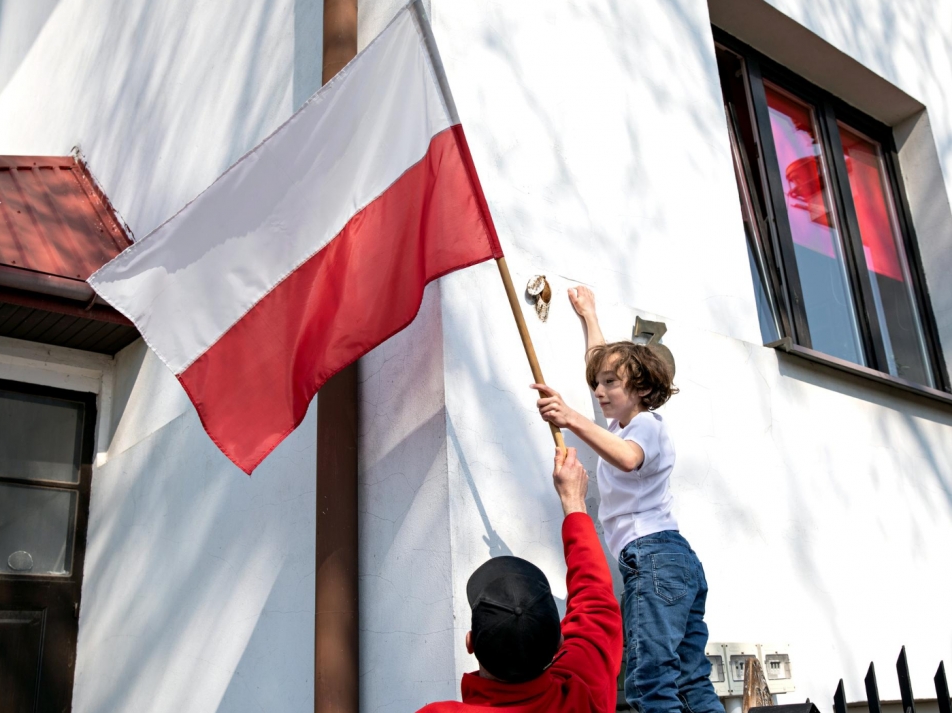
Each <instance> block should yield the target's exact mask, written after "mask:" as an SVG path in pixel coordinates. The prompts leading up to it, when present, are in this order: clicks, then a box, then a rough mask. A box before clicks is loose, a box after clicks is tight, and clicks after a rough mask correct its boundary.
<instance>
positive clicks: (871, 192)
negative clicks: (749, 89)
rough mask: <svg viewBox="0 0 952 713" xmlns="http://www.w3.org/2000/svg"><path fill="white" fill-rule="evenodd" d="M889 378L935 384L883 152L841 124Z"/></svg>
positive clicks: (851, 191) (857, 218) (877, 145)
mask: <svg viewBox="0 0 952 713" xmlns="http://www.w3.org/2000/svg"><path fill="white" fill-rule="evenodd" d="M838 126H839V132H840V140H841V141H842V143H843V154H844V158H845V160H846V171H847V174H848V175H849V182H850V193H851V194H852V196H853V205H854V206H855V208H856V220H857V222H858V223H859V232H860V237H861V238H862V241H863V252H864V253H865V263H866V269H867V270H868V271H869V277H870V281H871V282H872V288H873V301H874V305H875V309H876V317H877V319H878V320H879V326H880V329H881V331H882V334H883V341H884V346H885V349H886V361H887V363H888V368H889V373H890V374H892V375H893V376H899V377H902V378H903V379H908V380H909V381H915V382H918V383H921V384H928V385H930V386H931V385H932V384H933V379H932V374H931V371H930V369H929V360H928V358H927V357H926V351H925V339H924V337H923V334H922V328H921V326H920V321H919V315H918V314H917V311H916V305H915V300H914V299H913V294H912V284H911V280H910V277H909V267H908V265H907V263H906V260H905V256H904V254H903V250H902V243H901V241H900V235H901V233H900V230H899V223H898V220H897V218H896V209H895V205H894V204H893V201H892V198H891V195H890V190H889V183H888V181H887V179H886V171H885V166H884V164H883V156H882V147H881V146H880V144H879V143H878V142H875V141H872V140H870V139H868V138H866V137H865V136H863V135H861V134H860V133H858V132H856V131H854V130H852V129H850V128H848V127H846V126H844V125H843V124H838Z"/></svg>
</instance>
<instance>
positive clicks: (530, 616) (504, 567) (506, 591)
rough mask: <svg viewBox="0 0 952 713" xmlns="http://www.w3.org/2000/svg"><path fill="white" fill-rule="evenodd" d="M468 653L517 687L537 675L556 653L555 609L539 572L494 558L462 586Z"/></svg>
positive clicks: (557, 626)
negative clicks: (468, 618)
mask: <svg viewBox="0 0 952 713" xmlns="http://www.w3.org/2000/svg"><path fill="white" fill-rule="evenodd" d="M466 598H467V599H468V600H469V605H470V607H472V609H473V623H472V631H473V650H474V652H475V654H476V659H477V660H478V661H479V663H481V664H482V665H483V667H484V668H485V669H486V670H487V671H489V672H490V673H491V674H492V675H493V676H496V677H497V678H500V679H502V680H504V681H508V682H510V683H522V682H523V681H529V680H531V679H533V678H536V677H537V676H539V675H541V674H542V672H543V671H545V669H546V667H547V666H548V665H549V664H550V663H552V657H553V656H555V652H556V651H558V649H559V642H560V641H561V637H562V627H561V624H560V623H559V610H558V608H557V607H556V606H555V599H554V598H553V597H552V591H551V590H550V589H549V581H548V580H547V579H546V578H545V575H544V574H543V573H542V570H541V569H539V568H538V567H536V566H535V565H534V564H532V563H531V562H527V561H526V560H524V559H520V558H519V557H494V558H493V559H491V560H489V561H488V562H486V563H484V564H483V565H481V566H480V567H479V569H477V570H476V571H475V572H473V576H472V577H470V578H469V582H467V584H466Z"/></svg>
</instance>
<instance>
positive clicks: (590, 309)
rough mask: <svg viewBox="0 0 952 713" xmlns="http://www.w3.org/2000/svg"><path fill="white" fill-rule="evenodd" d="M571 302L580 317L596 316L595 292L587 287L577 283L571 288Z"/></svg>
mask: <svg viewBox="0 0 952 713" xmlns="http://www.w3.org/2000/svg"><path fill="white" fill-rule="evenodd" d="M569 302H571V303H572V307H574V308H575V311H576V312H578V315H579V317H594V316H595V293H594V292H592V291H591V290H590V289H588V288H587V287H584V286H582V285H576V286H575V287H570V288H569Z"/></svg>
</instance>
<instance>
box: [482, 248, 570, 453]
mask: <svg viewBox="0 0 952 713" xmlns="http://www.w3.org/2000/svg"><path fill="white" fill-rule="evenodd" d="M496 267H498V268H499V276H500V277H502V284H503V285H504V286H505V287H506V297H508V298H509V306H510V307H511V308H512V316H513V317H515V318H516V327H518V328H519V336H520V337H522V346H523V347H524V348H525V350H526V356H527V357H528V358H529V368H530V369H532V378H533V379H535V383H537V384H544V383H545V379H544V378H543V377H542V367H540V366H539V359H538V357H536V353H535V347H533V346H532V337H530V336H529V328H528V327H527V326H526V318H525V316H524V315H523V314H522V306H521V305H520V304H519V297H518V295H516V288H515V287H513V286H512V277H511V276H510V275H509V266H508V265H506V258H504V257H499V258H496ZM549 430H551V431H552V439H553V440H554V441H555V446H556V448H559V449H561V450H563V451H564V450H565V440H564V439H563V438H562V431H561V430H559V428H558V427H557V426H556V425H555V424H553V423H550V424H549Z"/></svg>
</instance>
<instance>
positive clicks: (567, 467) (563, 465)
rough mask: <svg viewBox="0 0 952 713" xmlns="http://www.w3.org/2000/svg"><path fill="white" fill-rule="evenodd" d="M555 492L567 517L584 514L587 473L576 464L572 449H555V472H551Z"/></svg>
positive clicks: (576, 458) (574, 453)
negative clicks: (578, 513) (573, 514)
mask: <svg viewBox="0 0 952 713" xmlns="http://www.w3.org/2000/svg"><path fill="white" fill-rule="evenodd" d="M552 481H553V482H554V483H555V492H557V493H558V494H559V500H561V501H562V512H563V513H564V514H565V515H566V516H568V515H571V514H572V513H573V512H586V509H585V494H586V493H587V492H588V473H586V472H585V468H584V467H583V466H582V464H581V463H579V462H578V457H577V455H576V452H575V449H574V448H568V449H566V450H565V451H563V450H562V449H561V448H556V449H555V470H554V471H552Z"/></svg>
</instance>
